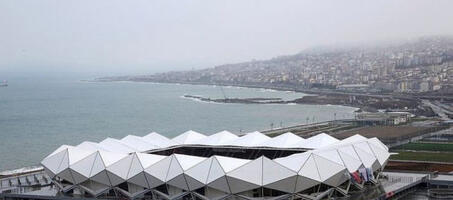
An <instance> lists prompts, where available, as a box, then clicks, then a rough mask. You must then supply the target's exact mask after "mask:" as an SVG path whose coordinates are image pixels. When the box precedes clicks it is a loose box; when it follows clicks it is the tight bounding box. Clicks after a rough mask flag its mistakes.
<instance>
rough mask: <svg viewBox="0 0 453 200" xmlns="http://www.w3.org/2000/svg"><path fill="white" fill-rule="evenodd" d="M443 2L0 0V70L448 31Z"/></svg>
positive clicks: (254, 51)
mask: <svg viewBox="0 0 453 200" xmlns="http://www.w3.org/2000/svg"><path fill="white" fill-rule="evenodd" d="M451 8H453V1H450V0H436V1H431V0H424V1H420V0H387V1H363V0H358V1H338V0H332V1H320V0H310V1H309V0H294V1H289V0H288V1H287V0H281V1H275V0H256V1H255V0H254V1H251V0H209V1H207V0H206V1H182V0H161V1H152V0H135V1H120V0H96V1H93V0H68V1H60V0H40V1H30V0H2V1H0V73H34V72H41V73H48V74H55V73H56V74H58V73H60V72H61V73H63V72H70V73H87V74H94V75H118V74H143V73H154V72H162V71H168V70H187V69H198V68H206V67H212V66H214V65H219V64H225V63H234V62H241V61H248V60H251V59H268V58H272V57H275V56H279V55H285V54H293V53H297V52H300V51H301V50H303V49H306V48H309V47H313V46H320V45H334V46H335V45H343V44H360V43H369V42H379V41H386V40H398V39H407V38H414V37H418V36H429V35H450V34H453V26H452V25H451V19H453V12H451Z"/></svg>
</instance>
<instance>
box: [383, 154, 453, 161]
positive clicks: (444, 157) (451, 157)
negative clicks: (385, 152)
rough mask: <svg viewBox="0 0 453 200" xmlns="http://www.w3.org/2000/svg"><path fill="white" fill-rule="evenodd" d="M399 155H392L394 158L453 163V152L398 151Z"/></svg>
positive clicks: (391, 157)
mask: <svg viewBox="0 0 453 200" xmlns="http://www.w3.org/2000/svg"><path fill="white" fill-rule="evenodd" d="M398 153H399V154H398V155H392V156H390V159H392V160H415V161H433V162H451V163H453V153H449V152H442V153H431V152H398Z"/></svg>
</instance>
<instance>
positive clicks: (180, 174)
mask: <svg viewBox="0 0 453 200" xmlns="http://www.w3.org/2000/svg"><path fill="white" fill-rule="evenodd" d="M192 145H195V146H198V147H204V146H208V147H215V146H222V147H232V146H234V147H236V148H237V147H239V148H244V149H248V148H251V147H260V148H268V149H276V150H278V149H291V148H294V149H305V150H306V151H305V152H302V151H301V153H295V154H292V155H289V156H286V157H280V158H276V159H269V158H267V157H264V156H261V157H258V158H256V159H240V158H234V157H225V156H218V155H213V156H210V157H199V156H192V155H183V154H171V155H168V156H164V155H155V154H148V153H145V152H147V151H149V150H159V149H165V148H170V147H174V148H178V147H185V146H192ZM200 145H201V146H200ZM389 156H390V154H389V152H388V148H387V147H386V146H385V145H384V144H383V143H382V142H381V141H379V140H378V139H377V138H371V139H367V138H365V137H363V136H360V135H355V136H351V137H349V138H346V139H344V140H337V139H335V138H333V137H332V136H330V135H327V134H318V135H316V136H313V137H310V138H307V139H303V138H301V137H299V136H297V135H294V134H292V133H285V134H282V135H280V136H277V137H274V138H271V137H268V136H266V135H264V134H262V133H260V132H251V133H248V134H246V135H244V136H241V137H239V136H236V135H234V134H232V133H230V132H228V131H222V132H219V133H216V134H213V135H211V136H205V135H203V134H201V133H197V132H195V131H187V132H185V133H183V134H181V135H179V136H177V137H175V138H173V139H171V140H170V139H168V138H166V137H164V136H161V135H159V134H157V133H155V132H153V133H150V134H148V135H146V136H144V137H139V136H133V135H128V136H126V137H124V138H123V139H121V140H117V139H113V138H107V139H105V140H103V141H102V142H100V143H94V142H82V143H81V144H79V145H77V146H75V147H74V146H68V145H63V146H61V147H60V148H58V149H57V150H55V151H54V152H52V153H51V154H49V155H48V156H47V157H46V158H44V159H43V161H42V162H41V164H42V165H43V166H44V168H45V170H46V172H47V173H48V174H49V176H50V177H52V178H55V177H59V178H60V179H62V180H65V181H67V182H69V183H70V185H69V186H65V188H66V189H68V188H74V187H79V188H81V189H83V190H84V191H87V192H88V193H90V194H92V195H94V196H97V195H99V194H102V193H104V192H106V191H108V190H110V189H117V190H119V191H121V192H122V193H124V194H126V195H127V196H129V197H131V198H134V197H137V195H139V194H143V193H142V192H143V191H151V190H153V191H154V190H155V188H157V187H159V186H161V185H163V184H165V185H167V186H168V187H171V188H173V189H174V190H181V194H182V193H184V191H195V190H197V189H199V188H211V189H213V190H216V191H220V192H221V193H224V194H225V195H232V194H237V195H239V194H241V195H242V194H243V193H244V192H247V191H251V190H254V189H257V188H261V187H264V188H268V189H273V190H278V191H281V192H284V193H288V194H295V193H298V192H302V191H304V190H306V189H308V188H311V187H313V186H316V185H319V184H325V185H327V186H330V187H332V188H337V187H339V186H340V185H341V184H343V183H345V182H346V181H349V179H350V176H349V173H353V172H356V171H358V170H359V169H360V168H368V169H370V170H371V171H373V172H377V171H380V170H382V169H383V167H384V166H385V165H386V163H387V160H388V158H389ZM123 183H127V184H128V185H129V190H128V191H126V190H124V189H121V188H119V187H118V185H120V184H123ZM172 191H173V190H172ZM181 194H180V195H181ZM162 195H163V194H162ZM167 195H169V196H167V197H166V198H168V199H172V197H171V195H170V194H167Z"/></svg>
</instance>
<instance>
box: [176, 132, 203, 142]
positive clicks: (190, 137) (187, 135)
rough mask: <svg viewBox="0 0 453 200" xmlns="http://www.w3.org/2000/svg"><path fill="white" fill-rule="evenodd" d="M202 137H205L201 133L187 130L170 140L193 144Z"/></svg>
mask: <svg viewBox="0 0 453 200" xmlns="http://www.w3.org/2000/svg"><path fill="white" fill-rule="evenodd" d="M203 138H206V136H205V135H203V134H201V133H198V132H195V131H192V130H189V131H186V132H184V133H183V134H181V135H178V136H176V137H175V138H173V139H172V141H173V142H176V143H179V144H194V142H196V141H197V140H201V139H203Z"/></svg>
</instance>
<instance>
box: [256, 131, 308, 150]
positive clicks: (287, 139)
mask: <svg viewBox="0 0 453 200" xmlns="http://www.w3.org/2000/svg"><path fill="white" fill-rule="evenodd" d="M303 140H305V139H304V138H302V137H299V136H297V135H295V134H294V133H291V132H287V133H284V134H281V135H279V136H277V137H273V138H271V139H270V140H268V141H266V142H264V143H262V144H260V146H265V147H276V148H291V147H295V144H296V143H298V142H301V141H303Z"/></svg>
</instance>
